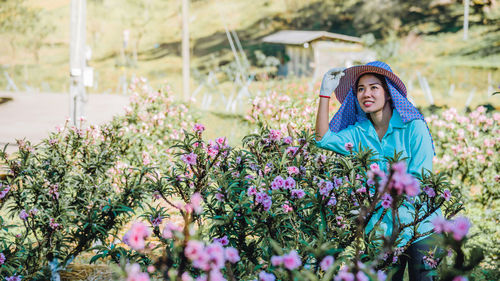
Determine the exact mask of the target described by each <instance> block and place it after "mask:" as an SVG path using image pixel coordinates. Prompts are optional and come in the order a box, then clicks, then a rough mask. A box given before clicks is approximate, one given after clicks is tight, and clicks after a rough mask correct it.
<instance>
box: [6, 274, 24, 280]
mask: <svg viewBox="0 0 500 281" xmlns="http://www.w3.org/2000/svg"><path fill="white" fill-rule="evenodd" d="M5 281H21V277H19V276H17V275H13V276H11V277H6V278H5Z"/></svg>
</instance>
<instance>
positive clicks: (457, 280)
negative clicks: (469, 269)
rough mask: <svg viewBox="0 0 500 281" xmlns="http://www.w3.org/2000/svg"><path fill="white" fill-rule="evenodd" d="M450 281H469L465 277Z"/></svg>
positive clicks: (457, 277)
mask: <svg viewBox="0 0 500 281" xmlns="http://www.w3.org/2000/svg"><path fill="white" fill-rule="evenodd" d="M452 281H469V279H468V278H467V277H465V276H455V278H453V280H452Z"/></svg>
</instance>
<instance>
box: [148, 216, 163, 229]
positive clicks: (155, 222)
mask: <svg viewBox="0 0 500 281" xmlns="http://www.w3.org/2000/svg"><path fill="white" fill-rule="evenodd" d="M162 219H163V218H162V217H161V216H160V215H158V216H157V217H156V218H153V216H150V217H149V220H150V221H151V225H152V226H153V227H157V226H160V224H161V221H162Z"/></svg>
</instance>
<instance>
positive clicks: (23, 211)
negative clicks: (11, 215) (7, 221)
mask: <svg viewBox="0 0 500 281" xmlns="http://www.w3.org/2000/svg"><path fill="white" fill-rule="evenodd" d="M28 216H29V215H28V213H26V211H25V210H21V212H20V213H19V218H21V219H22V220H23V221H25V220H26V219H27V218H28Z"/></svg>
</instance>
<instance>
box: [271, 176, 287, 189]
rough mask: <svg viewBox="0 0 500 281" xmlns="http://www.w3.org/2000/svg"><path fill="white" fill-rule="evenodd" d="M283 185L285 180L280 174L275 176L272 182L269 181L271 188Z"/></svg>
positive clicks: (278, 187)
mask: <svg viewBox="0 0 500 281" xmlns="http://www.w3.org/2000/svg"><path fill="white" fill-rule="evenodd" d="M284 185H285V180H284V179H283V178H282V177H281V176H277V177H275V178H274V180H273V182H272V183H271V189H273V190H275V189H280V188H282V187H283V186H284Z"/></svg>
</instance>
